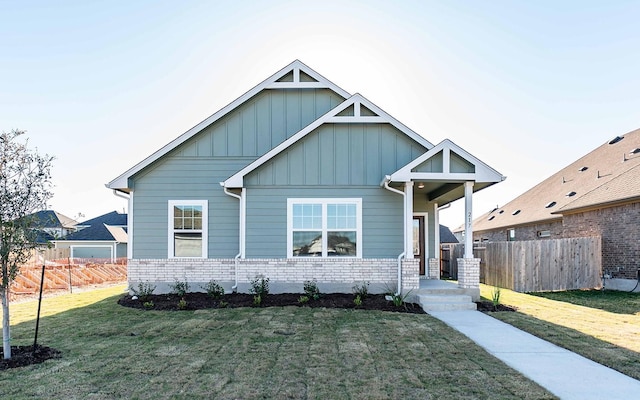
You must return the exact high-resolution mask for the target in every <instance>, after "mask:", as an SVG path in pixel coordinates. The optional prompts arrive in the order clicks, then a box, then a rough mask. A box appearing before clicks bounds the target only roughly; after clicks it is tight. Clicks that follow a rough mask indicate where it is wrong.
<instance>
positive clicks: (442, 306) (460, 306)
mask: <svg viewBox="0 0 640 400" xmlns="http://www.w3.org/2000/svg"><path fill="white" fill-rule="evenodd" d="M421 306H422V309H423V310H424V311H425V312H427V313H428V312H429V311H467V310H476V309H477V308H476V303H471V302H470V303H430V304H421Z"/></svg>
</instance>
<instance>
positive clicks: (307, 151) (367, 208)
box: [244, 124, 426, 258]
mask: <svg viewBox="0 0 640 400" xmlns="http://www.w3.org/2000/svg"><path fill="white" fill-rule="evenodd" d="M425 151H426V149H425V148H424V147H423V146H421V145H420V144H418V143H416V142H414V141H413V140H411V139H410V138H408V137H407V136H406V135H405V134H403V133H402V132H400V131H398V130H397V129H396V128H395V127H393V126H391V125H389V124H324V125H322V126H320V127H318V128H317V129H316V130H314V131H313V132H310V133H309V134H308V135H307V136H305V137H304V138H303V139H301V140H300V141H299V142H298V143H296V144H294V145H292V146H291V147H290V148H288V149H286V150H285V151H283V152H282V153H280V154H278V155H277V156H276V157H274V158H273V159H272V160H271V161H269V162H267V163H265V164H264V165H262V166H260V167H259V168H258V169H256V170H255V171H253V172H251V173H249V174H248V175H247V176H246V177H245V181H244V185H245V187H246V188H247V192H246V196H247V197H246V198H247V222H246V224H247V225H246V227H247V230H246V243H247V244H246V257H247V258H257V257H265V258H285V257H287V254H286V251H287V199H288V198H361V199H362V235H363V237H362V246H363V248H362V256H363V258H384V257H396V256H397V255H398V254H399V253H400V252H402V249H403V237H404V236H403V235H404V234H403V203H402V202H403V198H402V196H400V195H398V194H396V193H392V192H390V191H387V190H385V189H383V188H381V187H380V181H381V180H382V178H383V177H384V176H385V175H387V174H391V173H392V172H394V171H396V170H398V169H399V168H401V167H402V166H404V165H406V164H408V163H409V162H410V161H411V160H412V159H414V158H415V157H418V156H419V155H420V154H422V153H424V152H425Z"/></svg>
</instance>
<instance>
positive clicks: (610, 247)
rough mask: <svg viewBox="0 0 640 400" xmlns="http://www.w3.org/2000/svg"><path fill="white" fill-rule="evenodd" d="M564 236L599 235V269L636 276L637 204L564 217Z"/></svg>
mask: <svg viewBox="0 0 640 400" xmlns="http://www.w3.org/2000/svg"><path fill="white" fill-rule="evenodd" d="M563 234H564V237H579V236H601V237H602V268H603V270H604V271H606V272H609V273H610V274H611V275H612V276H613V277H614V278H626V279H636V277H637V271H638V269H640V203H633V204H626V205H621V206H615V207H609V208H603V209H599V210H593V211H588V212H583V213H576V214H568V215H565V216H564V233H563Z"/></svg>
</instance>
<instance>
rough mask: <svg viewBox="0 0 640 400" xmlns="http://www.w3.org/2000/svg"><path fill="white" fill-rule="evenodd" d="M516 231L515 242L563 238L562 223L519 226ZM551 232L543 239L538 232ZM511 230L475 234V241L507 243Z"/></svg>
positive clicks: (504, 229) (501, 229)
mask: <svg viewBox="0 0 640 400" xmlns="http://www.w3.org/2000/svg"><path fill="white" fill-rule="evenodd" d="M513 229H515V240H545V239H561V238H562V237H563V236H562V235H563V226H562V221H554V222H547V223H543V224H535V225H527V226H518V227H515V228H513ZM543 231H549V233H550V236H549V237H544V238H541V237H539V236H538V232H543ZM508 238H509V230H508V229H507V228H500V229H496V230H492V231H483V232H474V233H473V240H474V241H487V242H505V241H508V240H509V239H508Z"/></svg>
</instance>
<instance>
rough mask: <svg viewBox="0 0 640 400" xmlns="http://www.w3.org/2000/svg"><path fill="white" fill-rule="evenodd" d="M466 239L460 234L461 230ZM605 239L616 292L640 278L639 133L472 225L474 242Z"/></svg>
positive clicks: (604, 260)
mask: <svg viewBox="0 0 640 400" xmlns="http://www.w3.org/2000/svg"><path fill="white" fill-rule="evenodd" d="M457 233H458V234H461V233H462V232H461V229H458V232H457ZM583 236H600V237H601V238H602V266H603V270H604V271H603V273H604V274H605V276H607V277H611V278H613V279H612V280H607V281H605V285H606V286H608V287H611V288H621V289H624V288H627V287H628V288H629V289H632V288H633V287H634V286H635V285H636V282H637V279H638V278H639V276H640V275H639V274H640V129H638V130H635V131H632V132H629V133H627V134H625V135H622V136H616V137H615V138H613V139H611V140H609V141H607V142H606V143H604V144H603V145H601V146H599V147H598V148H596V149H595V150H593V151H592V152H590V153H588V154H586V155H585V156H583V157H581V158H580V159H578V160H576V161H574V162H573V163H571V164H570V165H568V166H567V167H565V168H563V169H561V170H560V171H558V172H556V173H555V174H553V175H552V176H550V177H549V178H547V179H545V180H544V181H542V182H541V183H539V184H538V185H536V186H535V187H533V188H531V189H530V190H528V191H527V192H525V193H523V194H522V195H520V196H518V197H517V198H516V199H514V200H512V201H510V202H508V203H507V204H505V205H504V206H502V207H496V208H495V209H493V210H491V211H490V212H488V213H487V214H485V215H483V216H481V217H480V218H478V219H476V220H475V221H473V239H474V241H505V240H506V241H509V240H545V239H554V238H571V237H583Z"/></svg>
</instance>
